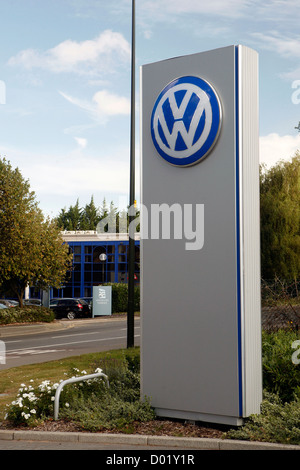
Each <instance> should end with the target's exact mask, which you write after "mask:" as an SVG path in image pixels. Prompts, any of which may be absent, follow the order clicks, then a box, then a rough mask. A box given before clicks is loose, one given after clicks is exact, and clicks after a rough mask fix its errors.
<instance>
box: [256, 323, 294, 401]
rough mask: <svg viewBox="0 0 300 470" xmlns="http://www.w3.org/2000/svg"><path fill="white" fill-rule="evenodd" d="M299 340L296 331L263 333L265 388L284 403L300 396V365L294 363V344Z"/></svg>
mask: <svg viewBox="0 0 300 470" xmlns="http://www.w3.org/2000/svg"><path fill="white" fill-rule="evenodd" d="M299 339H300V335H299V333H297V332H295V331H285V330H279V331H276V332H271V333H266V332H264V331H263V333H262V361H263V362H262V366H263V388H264V389H265V390H266V391H267V392H270V393H277V394H278V395H279V396H280V398H281V399H282V400H283V401H292V400H293V399H294V397H295V394H299V396H300V393H299V392H300V365H299V364H298V365H297V364H294V363H293V361H292V354H293V352H294V350H293V349H292V344H293V342H294V341H296V340H299Z"/></svg>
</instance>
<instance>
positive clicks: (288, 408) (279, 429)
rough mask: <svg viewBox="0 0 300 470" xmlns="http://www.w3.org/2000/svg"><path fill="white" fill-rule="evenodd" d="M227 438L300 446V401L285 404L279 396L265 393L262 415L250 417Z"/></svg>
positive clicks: (229, 433) (229, 432)
mask: <svg viewBox="0 0 300 470" xmlns="http://www.w3.org/2000/svg"><path fill="white" fill-rule="evenodd" d="M225 437H226V438H229V439H241V440H249V441H263V442H277V443H282V444H295V445H298V444H300V399H299V398H296V399H295V400H294V401H292V402H289V403H283V401H282V400H281V399H280V398H279V396H278V395H276V394H269V393H265V396H264V400H263V403H262V406H261V414H259V415H252V416H250V417H249V418H248V419H247V420H246V424H245V425H244V426H242V427H241V428H238V429H232V430H230V431H228V432H227V433H226V434H225Z"/></svg>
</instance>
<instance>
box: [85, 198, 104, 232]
mask: <svg viewBox="0 0 300 470" xmlns="http://www.w3.org/2000/svg"><path fill="white" fill-rule="evenodd" d="M100 219H101V217H100V215H99V210H98V209H97V208H96V206H95V203H94V197H93V196H92V197H91V202H90V203H89V204H86V205H85V208H84V209H83V211H82V216H81V223H80V230H96V227H97V224H98V222H99V221H100Z"/></svg>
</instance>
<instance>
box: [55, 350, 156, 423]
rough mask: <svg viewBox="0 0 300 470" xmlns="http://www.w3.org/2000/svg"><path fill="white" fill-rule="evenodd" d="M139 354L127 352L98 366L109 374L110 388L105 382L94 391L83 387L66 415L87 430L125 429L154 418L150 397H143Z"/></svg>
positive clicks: (66, 411) (65, 410)
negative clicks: (134, 423)
mask: <svg viewBox="0 0 300 470" xmlns="http://www.w3.org/2000/svg"><path fill="white" fill-rule="evenodd" d="M138 357H139V356H138V354H133V355H127V354H125V355H124V357H123V360H121V361H120V360H115V359H111V360H109V359H106V360H105V361H102V362H101V363H100V364H99V365H100V366H101V369H102V370H103V372H104V373H105V374H106V375H107V376H108V377H109V388H107V387H106V386H105V385H104V383H103V381H102V384H101V385H100V386H97V387H95V388H94V389H93V391H92V392H91V389H90V388H89V390H88V393H86V388H85V387H82V388H81V389H80V390H79V389H78V390H77V392H76V396H75V395H74V397H73V399H70V398H69V402H70V407H69V408H68V409H66V408H64V411H63V416H64V417H66V418H69V419H72V420H75V421H77V423H79V424H80V426H81V427H82V428H83V429H85V430H88V431H91V432H93V431H102V430H111V429H118V430H123V431H125V432H126V430H128V427H130V425H131V424H132V423H133V422H134V421H143V422H145V421H149V420H152V419H154V418H155V413H154V411H153V409H152V408H151V405H150V402H149V400H148V399H146V398H145V399H144V400H141V399H140V375H139V372H138V371H137V360H136V358H138Z"/></svg>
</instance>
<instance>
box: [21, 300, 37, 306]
mask: <svg viewBox="0 0 300 470" xmlns="http://www.w3.org/2000/svg"><path fill="white" fill-rule="evenodd" d="M23 304H24V305H42V301H41V300H40V299H24V300H23Z"/></svg>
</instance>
